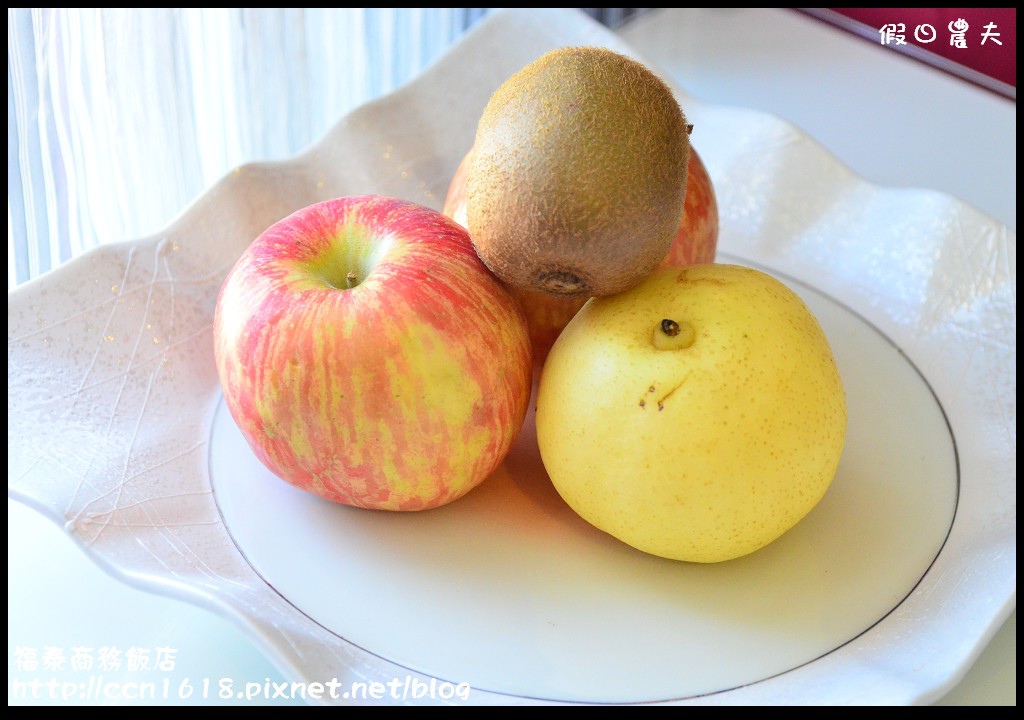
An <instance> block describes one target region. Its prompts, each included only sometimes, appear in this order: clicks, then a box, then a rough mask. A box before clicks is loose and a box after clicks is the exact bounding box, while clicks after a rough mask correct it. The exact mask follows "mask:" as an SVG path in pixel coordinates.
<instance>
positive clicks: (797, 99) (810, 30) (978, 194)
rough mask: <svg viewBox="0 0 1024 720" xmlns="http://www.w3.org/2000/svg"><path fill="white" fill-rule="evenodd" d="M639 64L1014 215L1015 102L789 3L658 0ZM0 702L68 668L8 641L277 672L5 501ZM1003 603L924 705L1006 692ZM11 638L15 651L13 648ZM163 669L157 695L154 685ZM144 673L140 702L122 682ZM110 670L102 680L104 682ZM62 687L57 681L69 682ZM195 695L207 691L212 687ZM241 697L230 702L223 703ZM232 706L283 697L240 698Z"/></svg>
mask: <svg viewBox="0 0 1024 720" xmlns="http://www.w3.org/2000/svg"><path fill="white" fill-rule="evenodd" d="M620 32H621V35H622V36H623V37H624V38H625V39H626V40H627V41H629V42H630V43H632V44H633V45H634V47H636V48H637V50H638V51H639V52H640V53H641V54H643V56H644V57H645V58H646V59H647V60H649V61H650V62H651V63H652V65H654V66H655V67H657V68H658V69H660V70H662V71H664V72H665V73H666V74H668V75H669V76H671V77H672V78H673V79H674V80H675V81H676V82H677V83H679V84H680V85H681V86H683V87H685V88H686V89H687V90H689V91H690V92H691V93H693V94H694V95H695V96H697V97H699V98H701V99H702V100H705V101H708V102H711V103H715V104H722V105H733V106H738V107H746V108H754V109H758V110H764V111H768V112H771V113H773V114H775V115H778V116H780V117H782V118H785V119H786V120H789V121H790V122H792V123H794V124H795V125H797V126H799V127H800V128H802V129H803V130H805V131H806V132H807V133H808V134H809V135H810V136H811V137H814V138H816V139H817V140H818V141H820V142H821V143H822V144H823V145H824V146H825V147H827V148H828V149H829V150H830V151H831V152H832V153H833V154H835V155H836V156H837V157H839V158H840V159H841V160H842V161H843V162H845V163H846V164H847V165H848V166H849V167H851V168H852V169H853V170H854V171H856V172H857V173H859V174H860V175H861V176H863V177H864V178H866V179H867V180H869V181H871V182H874V183H877V184H881V185H890V186H914V187H926V188H933V189H938V190H943V191H946V192H949V193H950V194H952V195H955V196H957V197H959V198H960V199H962V200H965V201H967V202H969V203H971V204H973V205H975V206H976V207H978V208H979V209H981V210H982V211H984V212H986V213H988V214H989V215H991V216H992V217H994V218H996V219H997V220H999V221H1001V222H1003V223H1005V224H1007V225H1008V226H1009V227H1011V228H1013V229H1016V223H1017V215H1016V212H1017V210H1016V185H1017V170H1016V125H1017V108H1016V103H1014V102H1012V101H1009V100H1006V99H1004V98H1001V97H999V96H997V95H994V94H992V93H990V92H988V91H985V90H981V89H979V88H977V87H974V86H972V85H969V84H967V83H965V82H962V81H960V80H957V79H955V78H953V77H951V76H949V75H946V74H944V73H941V72H939V71H937V70H934V69H932V68H929V67H927V66H924V65H922V64H920V63H917V62H915V61H913V60H909V59H906V58H903V57H899V56H897V55H896V54H895V53H892V52H887V51H885V49H884V48H881V47H880V46H874V45H873V44H872V43H869V42H867V41H864V40H861V39H858V38H855V37H853V36H851V35H848V34H846V33H843V32H841V31H838V30H835V29H832V28H830V27H829V26H827V25H825V24H822V23H820V22H818V21H815V20H812V19H810V18H807V17H805V16H803V15H800V14H798V13H796V12H794V11H790V10H780V9H769V10H753V9H727V10H707V9H662V10H658V11H655V12H652V13H649V14H647V15H645V16H642V17H640V18H639V19H636V20H633V21H632V22H631V23H630V24H628V25H627V26H625V27H624V28H622V29H621V31H620ZM7 572H8V575H7V577H8V611H7V612H8V615H7V618H8V633H7V642H8V700H9V703H10V704H62V703H61V700H60V699H59V697H58V698H51V697H49V694H50V693H49V692H48V691H46V690H45V689H43V690H39V691H38V693H39V694H38V696H37V697H35V698H33V697H32V688H31V686H29V685H28V684H27V683H29V682H30V681H31V680H32V679H35V678H40V677H45V678H47V679H49V678H50V677H56V678H57V679H58V680H65V679H66V680H68V681H73V682H74V683H75V684H77V683H78V682H79V681H80V680H81V677H82V675H81V673H78V674H75V673H73V672H72V671H71V669H70V668H68V669H67V670H65V671H63V672H61V671H53V672H50V671H47V672H45V673H43V672H41V671H36V672H30V671H26V670H19V668H18V666H17V657H18V656H17V655H16V653H18V652H24V651H25V650H26V649H35V650H36V651H37V654H38V660H39V661H40V662H42V660H43V653H44V651H45V649H46V648H56V649H58V650H59V651H60V652H62V653H63V654H64V655H65V656H66V658H67V659H68V662H70V659H71V658H72V656H73V655H74V652H75V648H90V649H92V650H93V655H94V656H95V653H96V652H97V651H98V649H99V648H102V647H115V648H119V649H121V650H122V651H127V650H128V649H130V648H142V649H145V650H148V651H149V652H150V657H151V660H153V659H155V655H156V653H157V649H158V648H171V649H173V650H174V667H173V670H169V671H158V670H153V671H149V672H144V671H135V672H129V671H128V670H127V668H126V666H125V665H122V669H121V670H118V671H103V672H102V673H100V672H99V671H97V670H94V671H93V672H92V673H91V674H92V675H102V676H103V678H104V682H105V683H106V687H107V689H108V694H109V697H108V698H106V699H105V700H102V701H101V702H104V703H105V704H135V703H139V702H156V703H158V704H163V703H168V704H170V703H175V702H186V703H196V702H197V694H196V693H195V692H194V693H193V696H192V697H191V698H188V699H184V700H183V699H181V698H179V697H178V695H179V694H180V693H179V690H180V689H181V687H182V683H183V681H187V683H186V687H188V686H191V687H193V689H194V690H195V689H198V688H199V687H201V682H202V681H203V680H209V681H210V683H211V686H212V687H213V688H216V686H217V683H218V682H219V681H220V680H221V679H223V678H227V679H231V680H233V681H234V682H235V683H236V684H237V686H242V685H244V684H245V683H264V682H267V681H269V682H281V681H283V680H284V679H285V678H284V676H283V675H282V673H281V672H280V671H278V670H277V669H276V668H275V667H274V666H273V664H272V663H271V662H270V661H269V660H268V659H267V658H266V657H265V655H264V654H263V653H262V651H261V649H260V648H259V647H258V646H257V645H256V644H254V643H253V642H252V641H251V640H250V639H249V638H248V637H247V636H246V635H245V634H244V632H243V631H242V630H240V629H239V628H238V627H236V626H235V625H234V624H232V623H231V622H229V621H227V620H224V619H223V618H221V617H219V616H217V615H214V614H212V613H211V612H209V611H207V610H204V609H200V608H197V607H194V606H192V605H189V604H187V603H184V602H181V601H178V600H175V599H172V598H167V597H161V596H157V595H152V594H150V593H147V592H143V591H140V590H136V589H134V588H132V587H130V586H128V585H126V584H124V583H122V582H121V581H120V580H117V579H115V578H113V577H111V576H109V575H107V574H106V573H105V572H104V571H103V570H101V569H100V568H98V567H97V566H95V565H94V564H93V563H92V562H91V561H90V560H89V559H88V558H87V557H86V556H85V555H84V554H83V553H82V552H81V550H79V549H78V548H77V547H76V546H75V545H74V543H73V542H72V541H71V540H70V539H69V537H68V536H67V535H65V534H64V533H63V531H62V529H61V528H59V527H57V526H55V525H54V524H52V523H51V522H50V521H48V520H46V519H44V518H43V517H42V516H41V515H39V514H37V513H35V512H34V511H33V510H31V509H30V508H27V507H25V506H23V505H20V504H19V503H16V502H13V501H10V500H8V571H7ZM1016 629H1017V620H1016V612H1014V613H1013V614H1012V615H1011V616H1010V617H1009V619H1008V620H1007V621H1006V623H1005V624H1004V625H1003V627H1002V628H1001V629H999V630H998V632H996V633H995V635H994V637H993V639H992V640H991V642H990V643H989V644H988V645H987V647H986V648H985V649H984V651H983V652H982V653H981V655H980V657H979V658H978V660H977V662H976V663H975V664H974V666H973V667H972V668H971V669H970V670H969V671H968V672H967V674H966V675H965V677H964V678H963V680H962V681H961V682H960V683H959V684H958V685H957V686H956V687H955V688H954V689H953V690H952V691H951V692H950V693H949V694H948V695H946V696H945V697H944V698H943V699H942V700H941V701H940V703H939V704H949V705H1016V701H1017V686H1016V668H1017V632H1016ZM19 649H20V650H19ZM165 679H166V680H168V681H169V690H168V692H167V693H166V695H167V696H168V697H167V698H166V699H164V698H163V697H161V695H163V694H164V693H163V692H162V690H161V688H162V687H163V686H162V685H161V684H160V683H162V682H163V681H164V680H165ZM147 680H154V681H157V683H158V684H157V695H158V696H157V697H156V698H154V700H152V701H148V700H147V699H143V700H138V699H135V698H132V697H130V695H131V687H132V686H131V685H129V684H128V683H130V682H139V681H147ZM118 682H120V683H122V684H121V685H117V684H116V683H118ZM69 691H70V690H69ZM210 695H211V696H212V697H211V698H210V699H209V700H208V701H207V702H208V703H209V704H218V703H220V702H221V701H220V700H219V699H218V698H216V697H215V696H216V693H215V692H211V693H210ZM229 702H240V701H235V700H232V701H229ZM241 704H250V705H251V704H273V705H281V704H286V703H285V702H284V701H282V700H264V699H262V698H256V699H255V700H252V701H248V702H242V703H241Z"/></svg>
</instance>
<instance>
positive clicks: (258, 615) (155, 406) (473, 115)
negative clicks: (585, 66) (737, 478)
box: [8, 11, 1016, 704]
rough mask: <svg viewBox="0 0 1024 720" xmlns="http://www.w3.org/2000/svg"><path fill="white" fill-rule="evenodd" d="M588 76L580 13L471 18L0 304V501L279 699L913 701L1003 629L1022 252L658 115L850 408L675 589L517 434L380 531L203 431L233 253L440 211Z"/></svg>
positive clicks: (738, 114) (711, 122)
mask: <svg viewBox="0 0 1024 720" xmlns="http://www.w3.org/2000/svg"><path fill="white" fill-rule="evenodd" d="M583 44H600V45H607V46H609V47H612V48H614V49H618V50H621V51H625V52H630V49H629V48H628V47H626V46H624V45H623V44H622V42H621V41H620V40H619V39H618V38H616V37H615V36H614V35H612V34H611V33H608V32H607V31H606V30H604V29H603V28H601V27H600V26H598V25H596V24H594V23H592V22H590V21H589V20H587V19H586V18H585V17H583V16H581V15H578V14H576V13H574V12H568V11H548V12H537V11H529V12H518V11H507V12H500V13H497V14H495V15H494V16H492V17H491V18H490V19H488V20H487V21H485V22H484V23H483V24H481V25H480V26H479V27H478V28H477V29H476V30H474V31H473V32H471V33H470V34H469V35H468V36H467V37H466V38H465V39H464V40H463V41H462V42H461V43H459V44H458V45H457V46H455V47H454V48H453V49H452V50H451V51H450V52H449V53H448V54H447V55H446V56H445V57H443V58H442V59H441V60H440V61H439V62H437V63H436V64H435V65H434V66H432V67H431V68H430V69H428V70H427V71H426V72H425V73H424V74H423V75H421V76H420V77H419V78H417V79H416V80H415V81H413V82H412V83H411V84H409V85H407V86H406V87H404V88H402V89H401V90H399V91H397V92H396V93H393V94H392V95H389V96H387V97H385V98H382V99H381V100H379V101H376V102H374V103H371V104H369V105H366V106H364V107H362V108H360V109H359V110H357V111H356V112H354V113H352V114H351V115H349V116H347V117H346V118H344V119H342V120H341V122H339V124H338V125H337V126H336V127H335V128H334V129H333V130H332V131H331V132H330V133H329V134H328V135H327V136H326V137H325V138H324V139H323V140H322V141H321V142H320V143H318V144H317V145H316V146H314V147H312V148H311V149H310V150H309V151H307V152H306V153H304V154H302V155H300V156H298V157H296V158H294V159H293V160H291V161H288V162H285V163H279V164H267V165H252V166H246V167H243V168H239V169H238V171H236V172H234V173H232V174H231V175H229V176H228V177H226V178H225V179H224V180H223V181H222V182H221V183H219V184H218V185H217V186H216V187H215V188H214V189H213V190H211V191H210V192H209V193H207V194H206V195H205V196H203V197H202V198H200V199H199V200H198V201H197V202H196V203H195V204H194V205H193V206H191V207H190V208H188V209H187V210H186V211H185V212H184V213H183V215H182V216H181V217H180V218H179V219H178V220H177V221H176V222H175V223H174V224H173V225H172V226H170V227H169V228H168V229H167V230H166V231H165V232H163V233H160V234H159V235H158V236H155V237H151V238H146V239H141V240H138V241H134V242H131V243H124V244H120V245H112V246H106V247H104V248H101V249H99V250H97V251H95V252H92V253H90V254H88V255H86V256H84V257H82V258H80V259H78V260H76V261H74V262H72V263H69V264H68V265H66V266H64V267H62V268H59V269H58V270H56V271H54V272H53V273H50V274H48V275H46V276H44V277H42V278H40V279H39V280H37V281H35V282H33V283H30V284H28V285H26V286H24V287H22V288H19V289H18V290H16V291H15V292H13V293H11V294H10V296H9V312H8V319H9V322H8V386H9V396H8V397H9V400H8V419H9V423H10V426H11V429H10V431H9V445H10V457H11V459H10V461H9V478H10V481H9V492H10V493H11V494H12V495H13V496H15V497H18V498H20V499H23V500H25V501H26V502H29V503H31V504H33V505H34V506H35V507H38V508H39V509H40V510H42V511H44V512H46V513H47V514H48V515H49V516H51V517H54V518H55V519H57V520H58V521H59V522H61V523H62V524H64V525H65V526H66V528H67V530H68V532H69V533H71V534H72V535H73V536H74V537H75V538H76V539H77V540H79V541H80V542H81V543H83V544H84V545H85V546H86V547H87V548H88V549H89V550H90V551H91V552H92V554H93V555H94V557H96V558H97V560H99V561H100V562H101V563H102V564H103V565H104V566H106V567H108V568H109V569H111V570H113V571H115V572H117V573H118V574H120V575H121V576H124V577H126V578H128V579H131V580H132V581H134V582H137V583H140V584H142V585H143V586H145V587H148V588H150V589H152V590H154V591H157V592H166V593H171V594H175V595H178V596H183V597H186V598H188V599H191V600H193V601H195V602H199V603H202V604H204V605H206V606H209V607H212V608H214V609H216V610H217V611H219V612H223V613H225V614H228V615H231V616H233V617H236V618H239V619H241V620H242V621H243V622H244V623H245V624H246V625H247V627H248V628H249V629H250V631H251V632H252V633H253V635H254V637H255V638H257V639H258V640H259V641H260V642H261V643H262V645H263V646H264V647H265V648H266V650H267V651H268V653H269V654H270V655H271V656H272V657H273V658H275V659H276V660H277V661H278V662H279V663H280V664H281V666H282V668H283V669H285V670H286V672H287V673H288V674H289V675H292V676H293V677H294V678H295V679H304V680H310V681H314V680H316V681H322V680H324V679H325V678H331V677H338V678H339V680H341V681H342V682H345V683H349V682H352V681H354V680H373V679H379V680H382V681H385V682H387V681H389V680H391V679H392V678H396V677H398V678H402V677H405V676H406V675H410V674H411V675H413V676H414V677H423V678H428V677H439V678H442V679H445V680H450V681H452V682H461V681H465V682H469V683H470V684H471V685H472V686H473V688H474V691H473V695H472V699H473V700H474V701H475V702H480V703H492V702H493V703H509V702H522V703H530V702H545V701H586V702H623V701H626V702H628V701H677V702H686V703H744V704H745V703H771V702H780V703H786V702H794V701H797V700H798V701H800V702H818V703H861V702H865V701H870V702H878V703H912V702H926V701H928V700H930V699H933V698H935V697H938V696H939V695H941V694H942V692H943V691H944V690H945V689H946V688H948V687H949V686H950V685H951V684H952V683H953V682H955V681H956V679H957V678H958V677H959V675H960V674H961V673H962V672H963V671H964V670H965V669H966V667H967V665H968V664H969V662H970V660H971V659H972V658H973V656H974V655H975V654H976V652H978V649H979V648H980V647H981V646H982V645H983V644H984V642H985V640H986V639H987V637H988V636H989V635H990V634H991V633H992V632H994V630H995V629H996V628H998V626H999V624H1000V623H1001V622H1002V620H1003V619H1005V617H1006V616H1007V615H1008V614H1009V612H1010V610H1011V609H1012V608H1013V607H1014V604H1015V596H1016V487H1015V475H1016V463H1015V458H1016V406H1015V395H1016V371H1015V361H1016V311H1015V306H1016V255H1015V253H1016V250H1015V244H1016V242H1015V241H1016V236H1015V233H1012V232H1010V231H1008V230H1007V229H1006V228H1005V227H1004V226H1002V225H999V224H998V223H995V222H993V221H992V220H991V219H989V218H987V217H985V216H983V215H982V214H980V213H978V212H977V211H975V210H974V209H973V208H970V207H969V206H967V205H965V204H963V203H961V202H959V201H957V200H955V199H953V198H950V197H948V196H945V195H941V194H938V193H934V192H929V191H924V190H894V189H885V188H878V187H875V186H872V185H870V184H868V183H866V182H864V181H863V180H861V179H859V178H856V177H854V176H852V175H851V174H850V173H849V171H847V170H846V169H845V168H844V167H843V166H842V165H840V164H839V163H838V162H836V161H835V159H834V158H832V157H831V156H830V155H829V154H828V153H827V152H825V151H824V150H823V149H822V148H820V147H819V146H818V145H817V144H816V143H815V142H814V141H813V140H811V139H809V138H807V137H806V136H805V135H803V134H801V133H800V132H799V131H797V130H796V129H794V128H793V127H791V126H790V125H788V124H786V123H784V122H782V121H780V120H778V119H776V118H773V117H770V116H766V115H763V114H760V113H754V112H749V111H744V110H738V109H734V108H722V107H711V106H707V105H705V104H702V103H700V102H699V101H698V100H697V99H695V98H692V97H690V96H688V95H687V94H686V93H685V92H684V91H683V90H678V96H679V98H680V102H681V104H682V105H683V107H684V108H685V109H686V112H687V116H688V118H689V119H690V120H691V121H692V122H694V124H695V126H696V128H697V129H696V130H695V133H694V144H695V146H696V147H697V148H698V150H699V151H700V153H701V156H702V158H703V159H704V161H705V163H706V164H707V166H708V169H709V172H710V174H711V176H712V178H713V180H714V182H715V187H716V190H717V192H718V196H719V203H720V207H721V215H722V235H721V243H720V247H721V249H722V251H723V252H722V257H721V259H722V260H727V261H733V262H739V263H742V264H751V265H754V266H757V267H762V268H764V269H767V270H769V271H771V272H773V273H775V274H776V275H778V276H779V277H780V278H781V279H783V281H785V282H787V284H789V285H790V287H792V288H793V289H795V290H797V291H798V292H799V293H800V294H801V295H802V296H803V297H804V298H805V300H807V302H808V304H809V305H810V306H811V308H812V310H813V311H814V312H815V314H816V315H817V316H818V317H819V319H820V320H821V322H822V325H823V326H824V327H825V330H826V332H827V333H828V334H829V337H830V341H831V342H832V343H833V347H834V349H835V351H836V354H837V357H838V360H839V363H840V370H841V372H842V374H843V379H844V382H845V384H846V387H847V392H848V395H849V400H850V435H849V441H848V446H847V450H846V453H845V454H844V457H843V461H842V464H841V467H840V472H839V476H838V477H837V480H836V483H835V484H834V486H833V488H832V489H831V490H830V492H829V494H828V495H827V496H826V498H825V500H824V501H823V503H822V504H821V505H820V506H819V507H818V508H817V509H816V510H815V511H814V512H813V513H812V514H811V515H810V516H809V517H808V518H807V519H806V520H805V521H804V522H802V523H801V524H800V525H799V526H798V527H797V528H796V529H794V530H793V531H792V532H791V533H789V534H787V535H786V536H785V537H784V538H782V539H781V540H780V541H778V542H777V543H774V544H773V545H771V546H769V547H768V548H766V549H765V550H763V551H761V552H759V553H755V554H754V555H752V556H750V557H748V558H745V559H742V560H739V561H735V562H732V563H727V564H723V565H717V566H692V565H687V564H681V563H671V562H668V561H663V560H659V559H656V558H651V557H649V556H645V555H642V554H640V553H637V552H636V551H633V550H631V549H629V548H628V547H626V546H624V545H621V544H619V543H617V542H615V541H613V540H611V539H610V538H607V537H605V536H603V535H601V534H600V533H598V532H597V531H594V530H592V529H591V528H589V526H586V525H585V524H584V523H582V521H580V520H578V518H576V517H575V516H574V515H573V514H572V513H571V511H569V510H568V509H567V508H566V507H565V506H564V504H562V503H561V501H560V500H559V498H558V497H557V495H555V494H554V492H553V491H552V490H551V489H550V486H548V485H547V484H546V479H545V478H544V475H543V470H542V468H541V467H540V465H539V460H538V458H537V456H536V453H535V450H534V449H533V445H532V443H533V435H532V421H528V424H527V429H526V431H524V434H523V437H522V438H521V439H520V441H519V443H518V444H517V447H516V449H515V450H514V452H513V454H512V455H511V456H510V457H509V459H508V461H507V462H506V463H505V465H504V466H503V468H502V469H501V470H499V472H498V473H496V474H495V476H494V477H492V478H490V479H489V480H488V482H487V483H485V485H484V486H482V487H481V488H479V489H478V490H476V491H474V492H473V493H471V494H470V495H469V496H467V497H466V498H464V499H463V500H461V501H459V502H457V503H454V504H453V505H451V506H448V507H446V508H443V509H441V510H439V511H436V512H431V513H424V514H422V515H416V516H396V515H387V514H378V513H365V512H359V511H355V510H352V509H350V508H343V507H337V506H333V505H329V504H327V503H324V502H321V501H319V500H317V499H316V498H313V497H311V496H306V495H303V494H302V493H300V492H298V491H295V490H293V489H292V488H290V487H287V486H285V485H284V484H283V483H280V482H279V481H276V480H275V479H274V478H272V477H271V476H269V474H268V473H267V472H266V471H265V470H263V468H262V466H260V465H259V464H258V462H257V461H256V460H255V459H254V458H253V457H252V455H251V453H249V451H248V449H247V448H246V446H245V444H244V442H242V440H241V438H240V436H239V435H238V431H237V429H236V428H235V427H234V425H233V423H232V422H231V419H230V417H229V416H228V415H227V413H226V412H224V410H223V407H222V402H221V397H220V392H219V387H218V382H217V377H216V372H215V369H214V367H213V356H212V341H211V337H210V323H211V320H212V313H213V306H214V303H215V300H216V295H217V291H218V290H219V287H220V283H221V281H222V280H223V277H224V275H225V273H226V272H227V270H228V269H229V268H230V266H231V264H232V263H233V262H234V260H235V258H237V256H238V255H239V253H240V252H241V251H242V249H243V248H244V247H245V246H246V245H247V244H248V242H249V241H251V239H252V238H254V237H255V236H256V235H257V234H259V232H261V231H262V230H263V229H264V228H265V227H267V226H268V225H270V224H271V223H272V222H274V221H276V220H277V219H280V218H281V217H283V216H285V215H287V214H288V213H290V212H292V211H293V210H295V209H298V208H299V207H302V206H304V205H308V204H310V203H312V202H315V201H318V200H322V199H326V198H328V197H334V196H339V195H348V194H362V193H371V192H372V193H382V194H388V195H394V196H398V197H404V198H408V199H411V200H415V201H418V202H421V203H424V204H427V205H431V206H434V207H439V205H440V202H441V199H442V198H443V196H444V193H445V191H446V189H447V184H448V181H449V179H450V178H451V175H452V173H453V172H454V170H455V167H456V165H457V164H458V162H459V160H460V159H461V157H462V155H463V153H464V152H465V150H466V148H467V147H468V146H469V145H470V144H471V142H472V137H473V132H474V130H475V125H476V119H477V118H478V117H479V113H480V111H481V110H482V108H483V106H484V104H485V103H486V101H487V98H488V97H489V95H490V93H491V92H492V91H493V90H494V89H495V88H496V87H497V86H498V85H499V84H500V83H501V82H502V81H503V80H504V79H505V78H506V77H507V76H508V75H510V74H511V73H512V72H514V71H516V70H518V69H519V68H520V67H522V66H523V65H525V64H526V63H528V62H529V61H531V60H532V59H534V58H535V57H537V56H538V55H540V54H541V53H543V52H544V51H546V50H548V49H551V48H554V47H558V46H562V45H583ZM641 59H642V58H641ZM467 538H470V539H469V540H467Z"/></svg>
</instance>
